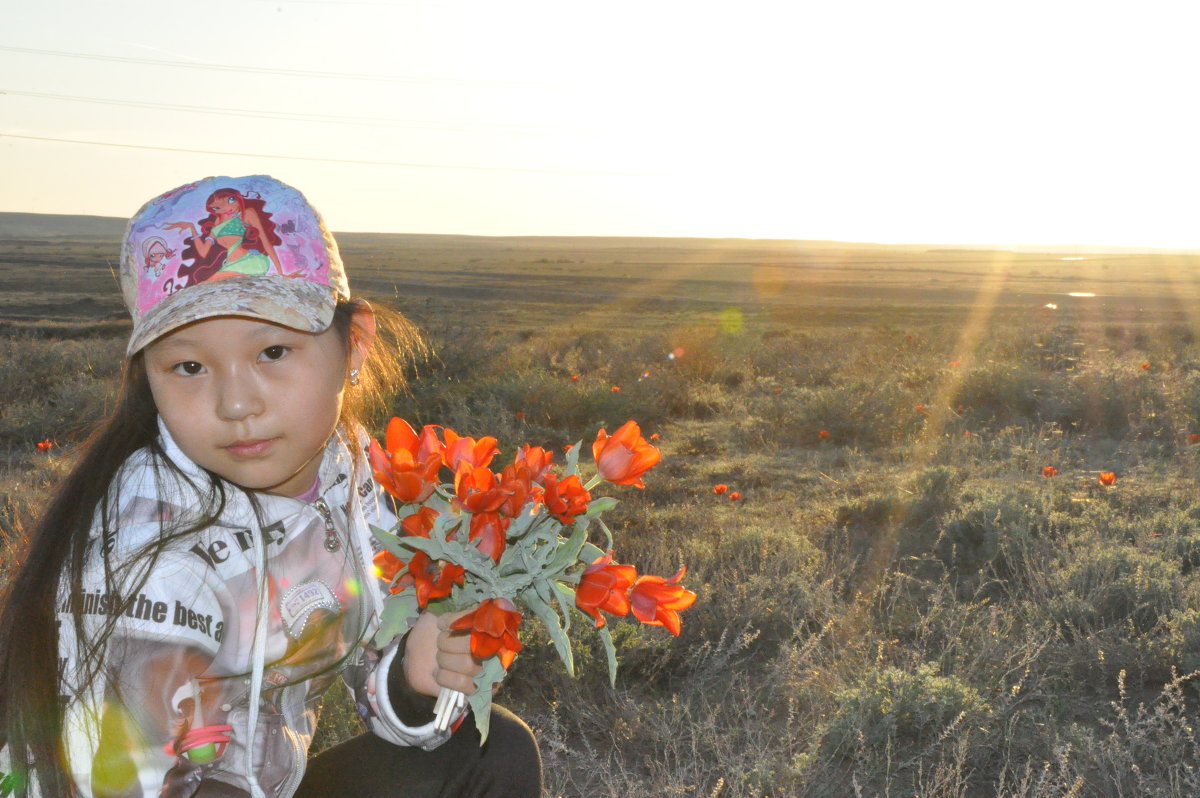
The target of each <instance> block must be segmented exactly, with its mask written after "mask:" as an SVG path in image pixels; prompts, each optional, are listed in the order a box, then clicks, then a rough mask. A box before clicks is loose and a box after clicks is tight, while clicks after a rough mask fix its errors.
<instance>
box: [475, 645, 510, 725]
mask: <svg viewBox="0 0 1200 798" xmlns="http://www.w3.org/2000/svg"><path fill="white" fill-rule="evenodd" d="M506 675H508V671H506V670H504V666H503V665H501V664H500V657H498V656H491V657H488V658H487V659H485V660H484V661H483V670H481V671H480V672H479V673H478V674H477V675H476V676H475V687H476V688H477V689H476V690H475V692H474V693H473V694H472V695H471V697H470V698H469V699H467V700H468V702H469V703H470V704H471V714H472V715H474V716H475V728H477V729H479V744H480V745H483V744H484V743H485V742H487V738H488V729H489V727H490V726H491V721H492V685H493V684H495V683H496V682H499V681H502V680H503V679H504V677H505V676H506Z"/></svg>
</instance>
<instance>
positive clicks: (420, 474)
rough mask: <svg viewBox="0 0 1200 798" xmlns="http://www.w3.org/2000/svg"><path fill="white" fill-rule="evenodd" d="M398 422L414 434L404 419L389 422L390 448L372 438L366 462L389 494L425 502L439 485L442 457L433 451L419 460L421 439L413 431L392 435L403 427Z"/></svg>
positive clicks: (404, 500)
mask: <svg viewBox="0 0 1200 798" xmlns="http://www.w3.org/2000/svg"><path fill="white" fill-rule="evenodd" d="M396 422H399V423H400V424H401V425H403V429H407V431H408V432H409V433H412V428H411V427H409V426H408V424H407V423H406V422H405V421H404V420H403V419H399V418H393V419H392V422H391V423H390V424H388V434H387V438H388V449H387V451H384V450H383V448H382V447H380V445H379V441H377V440H375V439H374V438H372V439H371V445H370V447H369V448H368V450H367V462H368V463H369V464H370V466H371V472H372V473H373V474H374V475H375V481H376V482H378V483H379V484H380V485H381V486H382V487H383V489H384V490H386V491H387V492H388V493H390V494H392V495H393V496H395V497H396V498H397V499H399V500H400V501H402V502H404V503H406V504H408V503H411V502H423V501H425V500H426V499H428V498H429V496H430V494H432V493H433V489H434V488H435V487H436V486H437V473H438V469H439V468H441V466H442V459H441V456H440V455H438V454H430V455H428V456H427V457H426V459H425V460H419V459H417V452H418V451H419V441H418V439H417V436H416V434H415V433H412V437H411V439H408V438H406V437H405V436H404V435H403V434H393V431H394V430H396V429H400V428H399V427H397V424H396ZM410 444H411V445H410Z"/></svg>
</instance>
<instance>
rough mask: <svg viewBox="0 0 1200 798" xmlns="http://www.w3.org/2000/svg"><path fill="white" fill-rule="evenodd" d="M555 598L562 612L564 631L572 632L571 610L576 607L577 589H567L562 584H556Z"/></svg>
mask: <svg viewBox="0 0 1200 798" xmlns="http://www.w3.org/2000/svg"><path fill="white" fill-rule="evenodd" d="M554 597H555V598H556V599H558V606H559V609H561V610H562V617H563V631H564V632H569V631H571V608H572V607H574V606H575V589H574V588H571V587H567V586H566V585H564V584H563V583H562V582H554Z"/></svg>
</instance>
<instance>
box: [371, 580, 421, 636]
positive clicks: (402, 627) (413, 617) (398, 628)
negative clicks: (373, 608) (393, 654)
mask: <svg viewBox="0 0 1200 798" xmlns="http://www.w3.org/2000/svg"><path fill="white" fill-rule="evenodd" d="M420 613H421V609H420V607H419V606H418V605H417V591H416V589H414V588H413V587H411V586H410V587H406V588H404V590H403V591H402V592H400V593H396V594H393V595H390V596H388V597H387V598H385V599H384V600H383V612H382V613H380V615H379V630H378V631H376V632H375V645H376V646H378V647H379V648H384V647H386V646H387V644H388V643H390V642H392V639H393V638H395V637H396V635H402V634H404V633H405V632H407V631H408V630H409V629H411V628H412V625H413V624H414V623H416V622H417V616H418V615H419V614H420Z"/></svg>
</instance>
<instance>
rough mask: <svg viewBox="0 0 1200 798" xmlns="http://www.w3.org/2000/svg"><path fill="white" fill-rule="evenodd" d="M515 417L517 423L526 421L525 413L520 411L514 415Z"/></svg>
mask: <svg viewBox="0 0 1200 798" xmlns="http://www.w3.org/2000/svg"><path fill="white" fill-rule="evenodd" d="M513 417H514V418H516V420H517V421H524V420H525V411H524V410H518V411H517V412H515V413H513Z"/></svg>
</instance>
